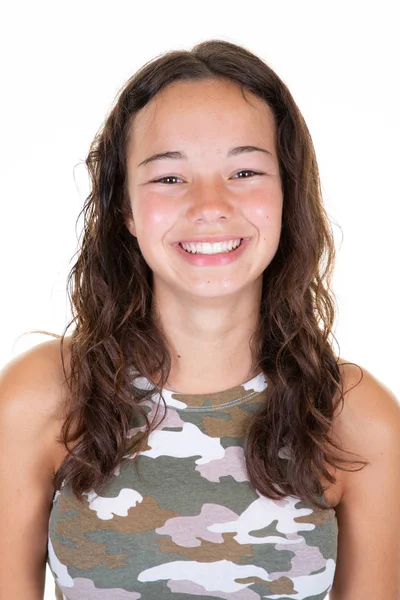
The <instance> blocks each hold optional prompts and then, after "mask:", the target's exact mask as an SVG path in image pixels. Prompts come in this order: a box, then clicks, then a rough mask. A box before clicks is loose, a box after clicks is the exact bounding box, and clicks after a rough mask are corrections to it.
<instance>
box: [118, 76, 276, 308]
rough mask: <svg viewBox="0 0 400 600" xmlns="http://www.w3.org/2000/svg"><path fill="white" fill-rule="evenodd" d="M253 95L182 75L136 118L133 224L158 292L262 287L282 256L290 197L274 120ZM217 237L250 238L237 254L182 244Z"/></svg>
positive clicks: (131, 156) (130, 155)
mask: <svg viewBox="0 0 400 600" xmlns="http://www.w3.org/2000/svg"><path fill="white" fill-rule="evenodd" d="M245 96H246V98H247V100H246V99H245V98H244V97H243V95H242V92H241V89H240V87H239V86H238V85H237V84H235V83H234V82H231V81H229V80H228V81H227V80H221V79H219V80H212V79H210V80H203V81H184V82H181V81H179V82H174V83H173V84H171V85H169V86H168V87H166V88H164V89H162V90H161V91H160V92H159V93H158V94H157V95H156V96H155V97H154V98H152V100H151V101H150V102H149V103H148V104H147V105H146V106H145V107H144V108H143V109H141V110H140V111H139V112H138V113H137V114H136V116H135V118H134V122H133V124H132V135H131V139H130V142H129V147H128V152H127V178H128V179H127V184H128V193H129V199H130V204H131V209H132V218H131V217H130V218H127V220H126V226H127V227H128V229H129V231H130V232H131V234H132V235H134V236H136V237H137V241H138V244H139V247H140V249H141V252H142V254H143V257H144V259H145V260H146V262H147V264H148V265H149V267H150V268H151V270H152V272H153V285H154V292H155V294H156V295H157V294H162V293H163V290H164V291H165V290H166V289H167V288H169V289H173V290H174V293H175V294H176V293H183V294H185V293H186V294H189V295H191V296H195V297H203V298H206V297H207V298H211V297H213V298H215V297H221V296H226V295H229V294H234V293H238V292H239V291H243V290H244V289H245V288H246V287H249V286H250V288H251V289H254V284H257V285H258V289H259V286H260V285H261V282H262V273H263V271H264V270H265V268H266V267H267V266H268V265H269V263H270V262H271V260H272V259H273V257H274V255H275V253H276V250H277V248H278V244H279V238H280V233H281V221H282V203H283V194H282V188H281V179H280V173H279V163H278V156H277V152H276V141H275V123H274V119H273V115H272V111H271V110H270V108H269V107H268V106H267V104H266V103H265V102H263V101H262V100H261V99H260V98H258V97H257V96H255V95H254V94H252V93H251V92H249V91H247V90H245ZM250 146H252V147H257V148H260V149H261V150H252V151H250V148H249V147H250ZM243 147H247V150H246V151H243ZM234 148H236V150H233V149H234ZM238 148H239V149H238ZM262 150H264V151H262ZM165 153H169V154H166V155H164V157H162V158H160V157H159V158H158V159H153V160H150V161H147V160H146V159H148V158H150V157H154V155H155V154H165ZM141 163H143V164H141ZM156 180H161V181H156ZM214 239H215V240H216V241H217V240H221V239H224V240H238V239H243V240H244V241H243V242H242V244H241V245H240V246H239V248H238V249H237V250H233V251H232V252H223V251H224V250H226V249H227V247H226V246H220V247H218V246H216V247H210V246H203V247H199V248H197V247H196V246H192V250H193V249H196V248H197V249H198V250H203V251H206V252H210V251H214V252H215V251H216V252H217V254H213V255H212V256H209V255H204V254H193V253H190V252H186V251H185V250H184V249H183V248H182V247H181V246H180V244H179V242H191V241H193V242H201V241H212V240H214ZM185 247H186V249H188V247H187V246H185ZM250 288H249V289H250Z"/></svg>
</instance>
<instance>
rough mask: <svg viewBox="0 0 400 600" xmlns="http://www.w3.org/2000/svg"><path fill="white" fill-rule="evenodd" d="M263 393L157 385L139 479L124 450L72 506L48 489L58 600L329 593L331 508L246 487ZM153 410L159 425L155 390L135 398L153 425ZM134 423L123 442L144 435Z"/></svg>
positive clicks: (255, 383)
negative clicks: (253, 419)
mask: <svg viewBox="0 0 400 600" xmlns="http://www.w3.org/2000/svg"><path fill="white" fill-rule="evenodd" d="M135 384H136V386H138V387H142V388H145V387H146V386H147V385H148V384H149V382H148V381H147V380H145V379H144V378H137V379H136V380H135ZM266 387H267V382H266V379H265V376H264V375H263V374H262V373H261V374H260V375H257V376H255V377H254V378H253V379H251V380H250V381H249V382H247V383H245V384H243V385H242V386H238V387H235V388H232V389H229V390H226V391H224V392H218V393H213V394H203V395H196V396H195V395H191V396H187V395H184V394H177V393H175V392H171V391H169V390H166V389H164V390H163V394H162V395H163V397H164V399H165V401H166V404H167V407H168V409H167V416H166V418H165V419H164V421H163V422H162V423H161V424H160V425H159V426H158V427H157V429H156V430H155V431H154V432H153V433H152V434H151V435H150V437H149V440H148V444H147V447H146V449H145V450H144V451H143V452H142V453H141V454H140V456H139V463H138V465H139V474H140V477H138V475H137V472H136V469H135V467H134V463H133V461H132V455H129V454H127V455H126V456H125V457H124V460H123V461H122V462H121V464H120V465H119V466H118V468H117V469H116V470H115V471H114V474H113V476H112V479H111V480H110V483H109V484H108V486H107V487H106V488H105V491H103V492H102V494H101V495H97V494H96V493H95V491H94V490H91V491H90V492H88V493H86V494H83V496H84V497H85V502H84V503H83V504H80V503H79V502H78V501H77V499H76V498H75V496H74V495H73V494H72V491H71V490H70V489H69V488H68V487H67V486H62V487H61V490H59V491H57V492H56V493H55V495H54V498H53V504H52V509H51V513H50V519H49V534H48V558H47V561H48V565H49V567H50V570H51V572H52V574H53V576H54V578H55V589H56V598H57V599H58V600H67V599H68V600H100V599H101V600H104V599H107V600H137V599H139V598H141V599H142V600H167V599H171V600H172V599H173V598H174V599H175V600H180V599H182V600H185V599H189V598H191V599H193V598H197V599H198V600H202V599H204V600H205V599H210V598H225V599H226V600H259V599H261V598H269V599H281V600H283V599H287V600H288V599H292V598H293V599H299V600H300V599H301V600H322V599H323V598H326V597H327V595H328V592H329V590H330V589H331V587H332V584H333V578H334V573H335V568H336V557H337V540H338V526H337V520H336V514H335V510H334V508H329V509H328V510H326V511H325V510H323V511H322V510H315V509H313V508H312V507H310V506H309V505H308V504H306V503H304V502H303V501H301V500H300V499H299V498H298V497H296V496H287V497H285V498H284V499H282V500H280V501H275V500H271V499H268V498H266V497H264V496H262V495H261V494H260V493H259V492H258V491H257V490H256V489H254V488H253V487H251V485H250V483H249V480H248V476H247V472H246V467H245V459H244V439H245V428H246V423H247V422H248V419H249V417H250V415H251V414H252V413H253V412H254V411H255V410H257V409H258V408H259V407H260V403H262V402H263V401H265V396H266V394H265V390H266ZM158 403H161V407H160V410H159V412H158V415H157V422H158V421H159V420H160V419H161V417H162V415H163V414H164V405H163V403H162V401H161V400H160V395H159V394H153V396H152V397H151V399H147V400H145V401H142V404H143V406H144V407H145V410H146V412H147V413H148V417H149V420H150V421H151V420H152V419H153V416H154V414H155V409H156V407H157V404H158ZM141 418H142V419H143V417H141ZM135 419H136V421H135V422H132V429H131V430H130V432H129V433H130V437H132V436H133V435H135V433H137V432H138V431H142V430H143V429H144V427H143V422H144V419H143V421H142V423H140V421H138V419H139V417H135ZM279 456H280V457H281V458H283V459H285V460H287V456H285V449H284V448H282V449H281V450H280V453H279ZM321 499H322V500H323V502H324V504H325V505H326V502H325V501H324V499H323V496H321Z"/></svg>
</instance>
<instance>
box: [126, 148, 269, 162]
mask: <svg viewBox="0 0 400 600" xmlns="http://www.w3.org/2000/svg"><path fill="white" fill-rule="evenodd" d="M245 152H264V153H265V154H268V155H269V156H272V153H271V152H270V151H269V150H266V149H265V148H259V147H258V146H235V148H231V149H230V150H229V151H228V154H227V155H226V157H227V158H229V157H230V156H237V155H238V154H244V153H245ZM165 158H175V159H187V154H185V153H184V152H180V151H179V150H170V151H168V152H159V153H158V154H153V155H152V156H149V157H148V158H145V159H144V160H142V162H141V163H139V164H138V167H141V166H143V165H147V164H148V163H149V162H152V161H153V160H162V159H165Z"/></svg>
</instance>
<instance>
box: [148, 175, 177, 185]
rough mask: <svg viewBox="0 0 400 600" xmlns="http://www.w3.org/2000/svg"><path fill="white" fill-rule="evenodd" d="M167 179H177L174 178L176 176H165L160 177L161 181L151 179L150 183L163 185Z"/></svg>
mask: <svg viewBox="0 0 400 600" xmlns="http://www.w3.org/2000/svg"><path fill="white" fill-rule="evenodd" d="M167 179H179V177H176V175H167V176H166V177H161V179H153V181H152V182H151V183H164V182H165V181H166V180H167ZM181 181H182V180H181Z"/></svg>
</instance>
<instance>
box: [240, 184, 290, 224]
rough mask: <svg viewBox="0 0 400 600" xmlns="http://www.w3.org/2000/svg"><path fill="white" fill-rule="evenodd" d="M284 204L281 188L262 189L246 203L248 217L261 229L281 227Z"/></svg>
mask: <svg viewBox="0 0 400 600" xmlns="http://www.w3.org/2000/svg"><path fill="white" fill-rule="evenodd" d="M282 205H283V198H282V192H281V190H280V189H269V190H260V192H259V193H257V194H255V195H254V196H253V197H252V198H251V201H250V202H248V203H247V205H246V212H247V216H248V219H249V220H251V221H252V222H253V223H254V225H255V226H256V227H258V228H260V229H265V228H267V229H270V228H277V227H280V224H281V220H282Z"/></svg>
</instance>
